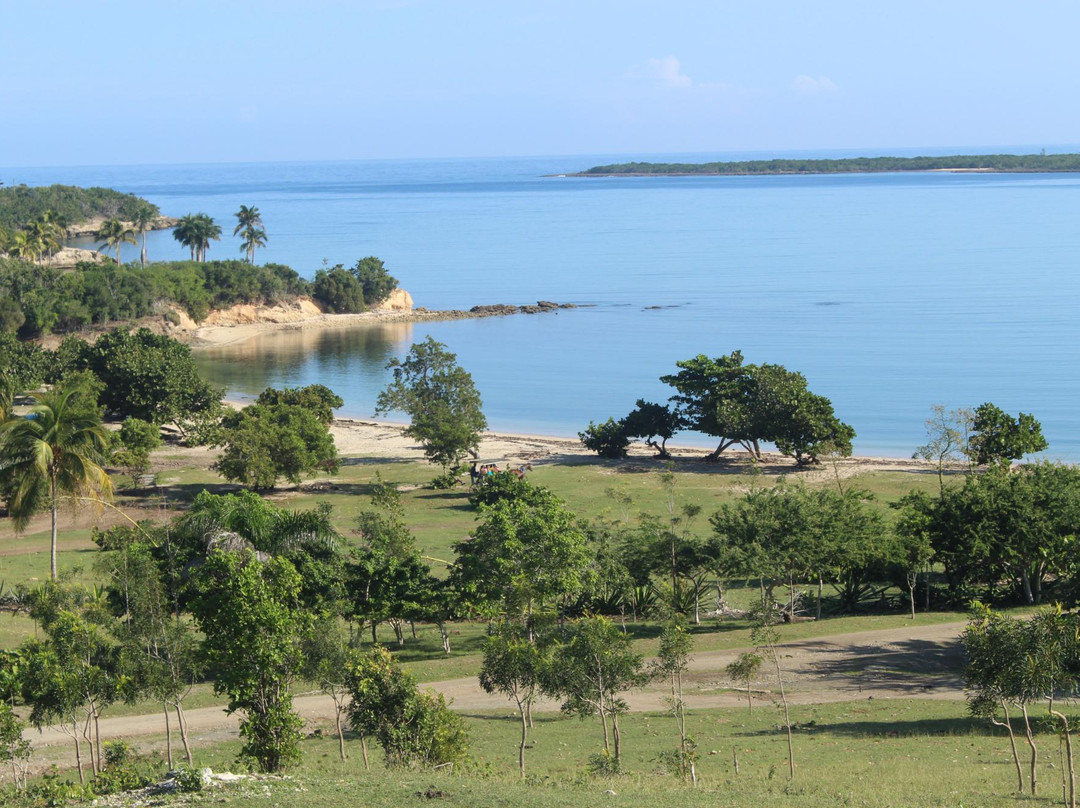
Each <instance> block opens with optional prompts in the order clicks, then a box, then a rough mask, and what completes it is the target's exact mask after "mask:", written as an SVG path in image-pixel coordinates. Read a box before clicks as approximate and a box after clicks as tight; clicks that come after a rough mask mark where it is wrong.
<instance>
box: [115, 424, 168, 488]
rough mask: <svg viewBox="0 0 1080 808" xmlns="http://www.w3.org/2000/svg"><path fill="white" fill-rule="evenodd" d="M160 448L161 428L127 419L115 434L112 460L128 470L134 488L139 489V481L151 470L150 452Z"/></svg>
mask: <svg viewBox="0 0 1080 808" xmlns="http://www.w3.org/2000/svg"><path fill="white" fill-rule="evenodd" d="M159 446H161V428H160V427H159V426H157V425H155V424H151V423H150V422H149V421H143V420H142V419H141V418H125V419H124V422H123V423H122V424H121V425H120V429H119V431H117V432H114V433H113V449H112V455H111V459H112V462H114V463H118V464H119V465H121V466H123V467H124V468H125V469H126V470H127V473H128V475H129V476H130V477H131V485H132V487H134V488H138V487H139V479H140V478H141V477H142V475H144V474H146V472H147V470H148V469H149V468H150V452H152V451H153V450H154V449H156V448H158V447H159Z"/></svg>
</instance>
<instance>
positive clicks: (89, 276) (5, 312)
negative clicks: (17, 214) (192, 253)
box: [0, 259, 310, 338]
mask: <svg viewBox="0 0 1080 808" xmlns="http://www.w3.org/2000/svg"><path fill="white" fill-rule="evenodd" d="M309 291H310V289H309V284H308V282H307V281H305V280H304V279H303V278H301V277H300V276H299V275H298V274H297V273H296V272H294V271H293V270H292V269H290V268H289V267H286V266H282V265H280V264H266V265H264V266H255V265H253V264H249V263H247V262H245V261H210V262H208V263H195V262H192V261H171V262H161V263H154V264H149V265H147V266H146V267H145V268H142V267H139V266H138V265H136V264H127V265H124V266H117V265H116V264H115V263H112V262H109V263H106V264H103V265H96V264H89V263H83V264H79V265H78V266H77V267H76V268H75V269H74V270H70V271H65V270H61V269H56V268H50V267H42V266H39V265H37V264H35V263H32V262H27V261H19V260H15V259H0V331H4V330H7V331H17V332H18V334H19V336H20V337H23V338H26V337H34V336H38V335H41V334H47V333H50V332H55V333H65V332H68V331H75V330H78V329H80V328H82V327H83V326H86V325H90V324H95V325H107V324H108V323H110V322H115V321H126V320H134V319H137V318H139V317H147V316H150V315H153V314H160V313H162V311H163V306H165V305H167V304H169V303H174V304H176V305H178V306H180V307H181V308H182V309H183V310H184V311H186V312H187V314H188V315H189V316H190V317H192V318H193V319H194V320H196V321H200V320H202V319H203V318H205V317H206V315H207V313H209V311H210V310H211V309H219V308H226V307H228V306H232V305H235V304H237V303H254V304H267V305H272V304H276V303H281V302H286V301H290V300H295V299H296V298H297V297H299V296H300V295H304V294H307V293H308V292H309Z"/></svg>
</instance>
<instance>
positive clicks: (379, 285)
mask: <svg viewBox="0 0 1080 808" xmlns="http://www.w3.org/2000/svg"><path fill="white" fill-rule="evenodd" d="M352 273H353V275H355V276H356V279H357V280H358V281H359V282H360V287H361V289H362V290H363V293H364V303H365V304H366V305H368V306H375V305H377V304H379V303H382V302H383V301H384V300H386V298H388V297H390V293H391V292H392V291H394V290H395V289H397V284H398V282H397V278H395V277H394V276H392V275H391V274H390V273H389V272H387V271H386V266H385V265H384V264H383V262H382V261H381V260H380V259H378V258H376V257H375V256H374V255H369V256H368V257H367V258H361V259H360V260H359V261H357V262H356V266H355V267H353V269H352Z"/></svg>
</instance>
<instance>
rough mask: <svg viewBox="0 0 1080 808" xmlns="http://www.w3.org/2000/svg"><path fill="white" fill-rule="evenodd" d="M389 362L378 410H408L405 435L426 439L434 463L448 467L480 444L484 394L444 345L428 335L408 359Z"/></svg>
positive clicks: (484, 425)
mask: <svg viewBox="0 0 1080 808" xmlns="http://www.w3.org/2000/svg"><path fill="white" fill-rule="evenodd" d="M386 367H387V369H388V370H392V371H393V374H394V379H393V381H392V382H390V384H389V385H387V387H386V389H385V390H383V391H382V392H381V393H379V397H378V399H377V400H376V404H375V414H376V415H385V414H387V413H389V412H390V411H392V410H397V411H399V412H404V413H405V414H407V415H408V416H409V418H410V419H411V422H410V424H409V426H408V427H407V428H406V429H405V434H406V435H408V436H409V437H410V438H413V439H415V440H417V441H419V442H420V443H421V445H422V446H423V447H424V454H425V456H426V457H427V458H428V461H429V462H431V463H438V464H439V465H441V466H442V467H443V469H444V470H447V471H449V470H450V469H451V468H453V467H455V466H456V465H457V464H458V463H460V462H461V459H462V458H463V457H465V455H466V454H468V453H469V452H470V451H472V452H475V451H476V450H477V449H478V448H479V446H480V432H481V431H482V430H483V429H485V428H487V419H486V418H484V413H483V412H482V411H481V401H480V393H479V392H477V390H476V386H475V385H474V384H473V380H472V376H470V375H469V373H468V372H467V371H465V370H464V369H463V368H462V367H461V366H460V365H458V364H457V356H455V355H454V354H452V353H450V352H449V351H448V350H447V349H446V346H445V345H443V344H442V343H441V342H437V341H436V340H434V339H432V338H431V337H428V338H427V339H426V340H424V341H423V342H418V343H416V344H414V345H413V346H412V347H411V348H410V349H409V353H408V355H407V356H406V357H405V360H404V361H401V360H398V359H391V360H390V362H389V363H388V364H387V366H386Z"/></svg>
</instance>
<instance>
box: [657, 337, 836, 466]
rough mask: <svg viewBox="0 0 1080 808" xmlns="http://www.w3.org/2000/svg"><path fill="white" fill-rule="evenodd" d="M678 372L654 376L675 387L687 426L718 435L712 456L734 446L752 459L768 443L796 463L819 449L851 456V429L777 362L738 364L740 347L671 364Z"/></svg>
mask: <svg viewBox="0 0 1080 808" xmlns="http://www.w3.org/2000/svg"><path fill="white" fill-rule="evenodd" d="M676 365H677V366H678V367H679V368H680V370H679V372H678V373H675V374H669V375H667V376H662V377H660V381H662V382H664V383H665V384H669V385H671V386H672V387H674V388H675V390H676V394H675V395H674V396H672V397H671V400H672V401H673V402H675V403H676V404H677V405H678V412H679V418H680V420H681V422H682V423H685V424H686V425H687V426H688V427H689V428H691V429H694V430H695V431H697V432H702V433H704V434H706V435H713V436H715V437H717V438H719V439H720V443H719V445H718V446H717V447H716V449H715V450H714V451H713V452H712V454H710V455H709V458H710V459H716V458H718V457H719V456H720V454H721V453H722V452H723V451H724V450H725V449H727V448H728V447H729V446H732V445H735V444H739V445H741V446H743V448H745V449H746V450H747V451H748V452H750V453H751V454H753V455H754V456H755V457H760V456H761V447H760V443H761V442H762V441H771V442H773V443H775V444H776V447H777V448H778V449H779V450H780V451H781V453H783V454H786V455H790V456H792V457H794V458H795V460H796V462H797V463H798V464H799V465H806V464H809V463H816V462H818V456H819V455H820V454H822V453H825V452H835V453H838V454H841V455H849V454H851V441H852V439H853V438H854V437H855V430H854V429H852V428H851V427H850V426H848V425H847V424H845V423H843V422H841V421H840V420H839V419H838V418H837V417H836V415H835V414H834V412H833V407H832V403H831V402H830V401H829V399H827V398H825V397H824V396H819V395H816V394H814V393H811V392H810V390H809V389H808V388H807V382H806V378H805V377H804V376H803V375H802V374H801V373H796V372H794V371H789V370H788V369H787V368H785V367H783V366H782V365H744V364H743V356H742V353H741V352H740V351H734V352H732V353H731V354H729V355H727V356H721V357H717V358H710V357H707V356H705V355H703V354H699V355H698V356H696V357H694V358H693V359H688V360H684V361H681V362H677V363H676Z"/></svg>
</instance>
